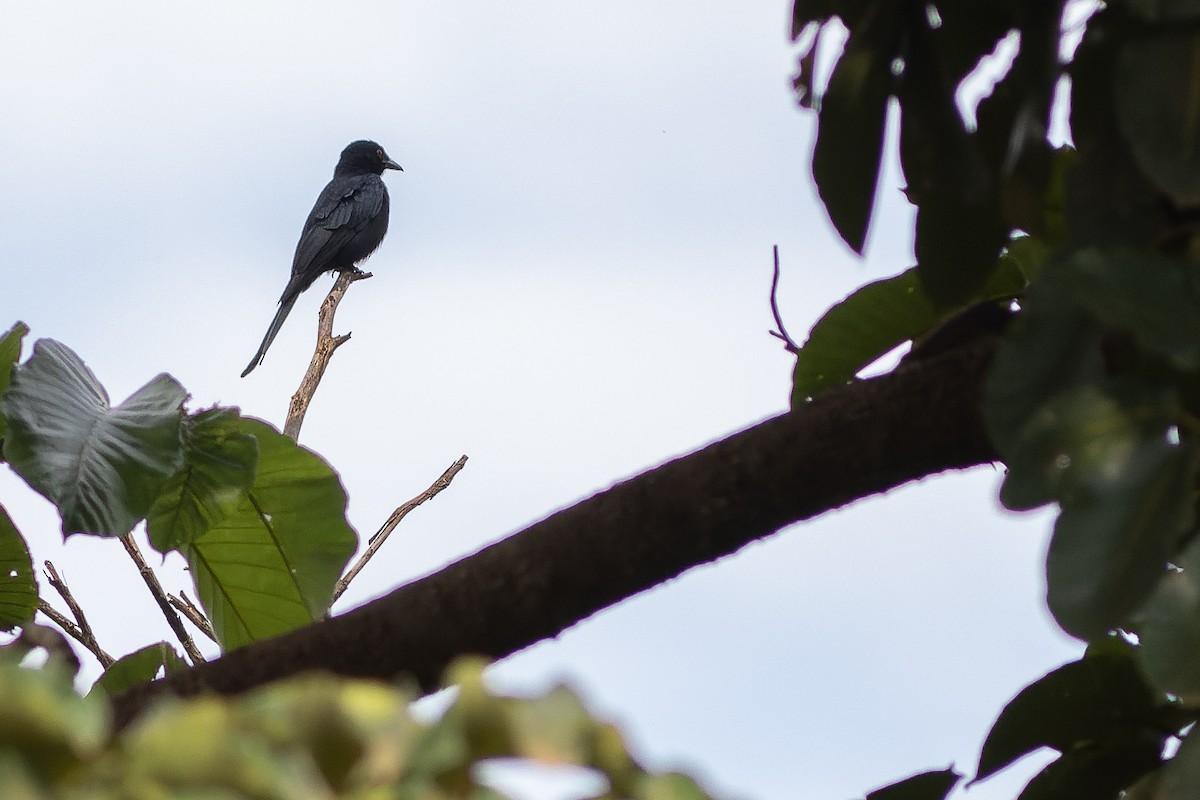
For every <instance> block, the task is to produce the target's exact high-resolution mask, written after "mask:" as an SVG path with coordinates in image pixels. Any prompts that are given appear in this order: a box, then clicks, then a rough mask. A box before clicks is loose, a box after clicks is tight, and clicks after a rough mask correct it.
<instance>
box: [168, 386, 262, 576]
mask: <svg viewBox="0 0 1200 800" xmlns="http://www.w3.org/2000/svg"><path fill="white" fill-rule="evenodd" d="M183 440H184V466H183V469H182V470H180V471H179V472H177V473H176V474H175V475H174V476H173V477H172V478H171V479H170V480H169V481H167V484H166V485H165V486H164V487H163V489H162V492H161V493H160V494H159V495H158V497H157V498H156V499H155V501H154V505H153V506H151V507H150V513H149V514H148V515H147V518H146V529H147V533H148V535H149V538H150V544H151V545H153V546H154V549H156V550H158V551H159V552H160V553H166V552H167V551H169V550H178V549H180V548H182V547H184V546H185V545H188V544H191V543H192V542H194V541H196V540H197V539H199V538H200V537H201V536H202V535H203V534H204V533H205V532H206V531H208V530H209V529H210V528H212V527H213V526H214V525H216V524H217V523H219V522H220V521H221V520H223V519H224V518H225V517H226V516H228V515H229V514H231V513H233V512H234V511H236V510H237V509H238V507H239V506H241V504H242V502H243V501H244V500H245V499H246V496H247V493H248V492H249V491H250V488H251V487H252V486H253V485H254V469H255V465H256V463H257V461H258V442H257V441H256V440H255V438H254V437H253V436H251V435H250V434H248V433H244V432H242V431H241V430H240V429H239V416H238V411H237V409H235V408H213V409H210V410H208V411H203V412H201V413H199V414H196V415H195V416H193V417H189V418H187V419H186V420H185V421H184V426H183Z"/></svg>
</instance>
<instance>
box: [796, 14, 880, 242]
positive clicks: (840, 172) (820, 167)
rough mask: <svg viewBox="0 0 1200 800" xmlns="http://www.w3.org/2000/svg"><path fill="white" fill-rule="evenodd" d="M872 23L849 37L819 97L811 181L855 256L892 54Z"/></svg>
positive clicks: (875, 164) (867, 217) (866, 214)
mask: <svg viewBox="0 0 1200 800" xmlns="http://www.w3.org/2000/svg"><path fill="white" fill-rule="evenodd" d="M886 25H887V23H886V22H882V21H876V22H874V23H873V24H871V25H864V26H863V27H862V28H861V29H860V30H859V31H856V32H855V33H853V34H852V35H851V37H850V40H849V41H848V42H847V43H846V48H845V50H844V51H843V52H842V55H841V58H839V59H838V62H837V65H836V66H835V67H834V69H833V74H832V75H831V76H830V78H829V87H828V88H827V89H826V91H825V94H824V95H823V96H822V97H821V102H820V109H821V111H820V119H819V122H818V123H817V141H816V145H815V146H814V148H813V155H812V170H813V181H814V182H815V183H816V185H817V192H818V194H820V196H821V201H822V202H823V203H824V204H825V210H826V211H827V212H829V218H830V220H831V221H832V222H833V226H834V227H835V228H836V229H837V232H838V233H839V234H840V235H841V237H842V239H844V240H845V242H846V244H848V245H850V247H851V248H853V249H854V251H855V252H857V253H862V251H863V246H864V245H865V243H866V238H867V228H868V225H869V224H870V221H871V210H872V208H874V205H875V190H876V186H877V184H878V182H879V168H880V165H881V163H882V159H883V134H884V125H885V123H886V119H887V103H888V95H889V92H890V91H891V84H892V73H891V61H892V54H891V53H890V52H887V51H886V50H885V49H884V48H883V47H881V45H880V42H879V41H878V39H879V38H880V37H879V36H877V35H876V31H877V30H878V28H879V27H880V26H884V27H886Z"/></svg>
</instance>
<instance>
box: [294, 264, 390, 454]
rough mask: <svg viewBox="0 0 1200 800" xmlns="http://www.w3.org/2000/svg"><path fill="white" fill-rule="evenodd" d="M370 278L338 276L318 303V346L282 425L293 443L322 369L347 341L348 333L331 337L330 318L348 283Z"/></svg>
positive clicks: (356, 274)
mask: <svg viewBox="0 0 1200 800" xmlns="http://www.w3.org/2000/svg"><path fill="white" fill-rule="evenodd" d="M370 277H371V273H370V272H362V271H361V270H357V269H354V270H346V271H345V272H341V273H339V274H338V277H337V280H336V281H334V282H333V288H332V289H330V290H329V294H328V295H326V296H325V300H324V302H322V303H321V312H320V314H319V316H318V317H317V347H316V350H314V351H313V357H312V361H310V362H309V364H308V371H306V372H305V373H304V377H303V378H302V379H301V381H300V387H299V388H298V389H296V393H295V394H294V395H292V401H291V403H289V404H288V413H287V421H286V422H285V423H284V426H283V432H284V433H285V434H286V435H288V436H290V437H291V438H292V441H297V440H299V438H300V426H302V425H303V424H304V415H305V414H307V413H308V405H309V403H311V402H312V399H313V395H314V394H316V392H317V386H319V385H320V383H321V378H322V377H324V375H325V368H326V367H328V366H329V361H330V359H332V358H333V351H334V350H337V349H338V348H339V347H341V346H342V345H344V344H345V343H346V342H348V341H350V334H348V333H346V334H343V335H341V336H334V335H333V317H334V315H335V314H336V313H337V307H338V304H339V303H341V302H342V298H343V297H344V296H345V295H346V290H347V289H349V288H350V284H352V283H354V282H355V281H361V280H365V279H366V278H370Z"/></svg>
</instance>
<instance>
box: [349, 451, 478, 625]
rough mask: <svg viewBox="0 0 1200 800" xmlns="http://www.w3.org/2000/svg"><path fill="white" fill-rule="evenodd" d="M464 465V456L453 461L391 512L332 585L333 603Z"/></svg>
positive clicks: (465, 460)
mask: <svg viewBox="0 0 1200 800" xmlns="http://www.w3.org/2000/svg"><path fill="white" fill-rule="evenodd" d="M466 463H467V457H466V456H465V455H464V456H460V457H459V459H458V461H455V462H454V463H453V464H451V465H450V466H449V467H447V468H446V471H445V472H443V473H442V474H441V477H439V478H438V479H437V480H436V481H434V482H433V483H432V484H431V485H430V486H429V488H428V489H426V490H425V491H423V492H421V493H420V494H419V495H417V496H416V497H414V498H413V499H412V500H409V501H408V502H407V503H404V504H402V505H400V506H399V507H397V508H396V510H395V511H393V512H392V514H391V516H390V517H388V518H387V521H386V522H384V523H383V525H382V526H381V527H380V528H379V530H378V531H376V532H375V535H374V536H372V537H371V538H370V539H369V540H368V546H367V549H366V552H364V553H363V554H362V555H361V556H360V557H359V559H358V561H356V562H355V564H354V566H353V567H351V568H350V569H349V570H348V571H347V572H346V574H345V575H343V576H342V577H341V578H340V579H339V580H338V582H337V583H336V584H335V585H334V587H333V601H334V602H336V601H337V599H338V598H339V597H341V596H342V593H343V592H345V591H346V587H348V586H349V585H350V581H352V580H354V579H355V577H357V576H358V573H360V572H362V569H363V567H365V566H366V565H367V562H368V561H370V560H371V558H372V557H373V556H374V555H375V554H376V553H378V552H379V548H381V547H383V543H384V542H386V541H387V538H388V537H389V536H391V535H392V531H394V530H396V526H397V525H399V524H400V521H401V520H403V519H404V518H405V517H407V516H408V513H409V512H410V511H412V510H413V509H414V508H416V507H417V506H419V505H421V503H424V502H425V501H426V500H432V499H433V498H434V497H435V496H436V495H437V494H438V492H440V491H442V490H443V489H445V488H446V487H447V486H449V485H450V481H452V480H454V476H455V475H457V474H458V473H459V472H460V471H461V470H462V468H463V467H464V466H466Z"/></svg>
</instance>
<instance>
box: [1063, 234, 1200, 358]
mask: <svg viewBox="0 0 1200 800" xmlns="http://www.w3.org/2000/svg"><path fill="white" fill-rule="evenodd" d="M1054 280H1055V281H1056V282H1057V283H1058V284H1059V285H1061V286H1063V287H1064V288H1065V289H1066V291H1068V292H1069V293H1070V295H1071V297H1072V298H1073V299H1074V300H1075V301H1076V302H1078V303H1079V304H1080V305H1081V306H1082V307H1083V308H1085V309H1086V310H1087V311H1088V312H1089V313H1091V314H1092V315H1093V316H1095V317H1096V318H1097V319H1098V320H1100V321H1101V322H1103V323H1105V324H1106V325H1109V326H1111V327H1113V328H1116V329H1119V330H1123V331H1127V332H1129V333H1131V334H1132V335H1133V336H1134V338H1135V339H1136V340H1137V341H1138V343H1139V344H1140V345H1141V346H1142V347H1144V348H1146V349H1147V350H1149V351H1150V352H1152V353H1155V354H1156V355H1159V356H1162V357H1163V358H1166V359H1168V360H1169V361H1170V362H1171V363H1172V364H1173V365H1174V366H1176V367H1178V368H1179V369H1181V370H1195V369H1198V368H1200V269H1197V268H1196V266H1195V265H1194V264H1191V263H1189V262H1186V261H1182V260H1180V259H1173V258H1164V257H1162V256H1158V255H1155V254H1153V253H1150V252H1145V251H1138V250H1131V249H1128V248H1111V249H1105V250H1101V249H1097V248H1093V249H1088V250H1082V251H1078V252H1075V253H1073V254H1071V256H1070V257H1069V258H1068V259H1067V261H1066V262H1065V263H1063V264H1061V265H1060V267H1059V269H1058V270H1057V271H1056V273H1055V275H1054Z"/></svg>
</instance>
